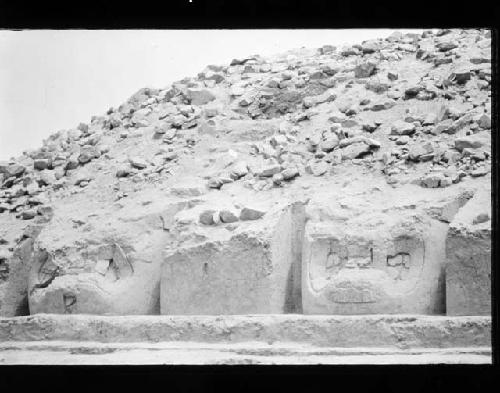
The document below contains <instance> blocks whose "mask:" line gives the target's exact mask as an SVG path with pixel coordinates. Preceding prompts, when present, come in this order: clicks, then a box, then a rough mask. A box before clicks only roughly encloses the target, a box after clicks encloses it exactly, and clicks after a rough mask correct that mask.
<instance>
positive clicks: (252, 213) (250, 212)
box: [240, 207, 265, 221]
mask: <svg viewBox="0 0 500 393" xmlns="http://www.w3.org/2000/svg"><path fill="white" fill-rule="evenodd" d="M264 214H265V212H264V211H262V210H258V209H253V208H250V207H244V208H243V209H241V212H240V220H241V221H251V220H258V219H259V218H262V217H263V216H264Z"/></svg>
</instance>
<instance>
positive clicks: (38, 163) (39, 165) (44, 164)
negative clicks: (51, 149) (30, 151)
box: [33, 158, 50, 171]
mask: <svg viewBox="0 0 500 393" xmlns="http://www.w3.org/2000/svg"><path fill="white" fill-rule="evenodd" d="M49 163H50V160H48V159H46V158H39V159H37V160H35V161H34V162H33V168H35V169H37V170H39V171H43V170H44V169H47V168H48V167H49Z"/></svg>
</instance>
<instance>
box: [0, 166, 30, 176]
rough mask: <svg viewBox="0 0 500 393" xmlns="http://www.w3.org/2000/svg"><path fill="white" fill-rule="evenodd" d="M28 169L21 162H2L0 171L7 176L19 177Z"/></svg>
mask: <svg viewBox="0 0 500 393" xmlns="http://www.w3.org/2000/svg"><path fill="white" fill-rule="evenodd" d="M25 171H26V167H24V166H23V165H19V164H8V163H0V173H3V174H4V175H5V177H6V178H7V177H19V176H21V175H22V174H23V173H24V172H25Z"/></svg>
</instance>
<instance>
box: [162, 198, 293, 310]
mask: <svg viewBox="0 0 500 393" xmlns="http://www.w3.org/2000/svg"><path fill="white" fill-rule="evenodd" d="M267 220H268V221H267V223H266V226H265V228H266V229H263V230H262V231H260V232H258V233H253V232H252V233H250V232H248V233H246V232H242V233H238V234H235V235H234V236H232V237H231V238H229V239H227V240H222V241H210V242H205V243H203V244H200V245H195V246H192V247H189V248H184V249H179V250H176V251H175V252H171V253H167V254H166V255H165V259H164V262H163V266H162V276H161V290H160V294H161V295H160V297H161V301H160V305H161V313H162V314H168V315H218V314H221V315H222V314H225V315H227V314H273V313H274V314H282V313H286V312H294V311H297V309H300V265H298V263H300V251H301V250H300V248H299V247H297V242H296V236H300V234H301V233H302V232H301V229H300V228H301V227H300V222H301V220H303V212H302V213H301V208H300V206H299V207H291V208H289V209H287V210H286V211H284V212H283V213H282V215H281V217H280V218H279V219H276V220H275V221H272V223H269V220H272V218H269V219H267ZM256 225H263V224H262V222H261V221H259V222H258V224H256ZM299 244H300V243H299Z"/></svg>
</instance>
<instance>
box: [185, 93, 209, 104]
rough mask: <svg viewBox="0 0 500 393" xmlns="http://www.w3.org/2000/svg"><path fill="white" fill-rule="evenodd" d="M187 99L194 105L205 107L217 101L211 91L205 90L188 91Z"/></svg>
mask: <svg viewBox="0 0 500 393" xmlns="http://www.w3.org/2000/svg"><path fill="white" fill-rule="evenodd" d="M187 97H188V99H189V101H190V103H191V104H192V105H205V104H208V103H209V102H211V101H213V100H215V96H214V95H213V94H212V93H211V92H210V91H208V90H203V89H188V90H187Z"/></svg>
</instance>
